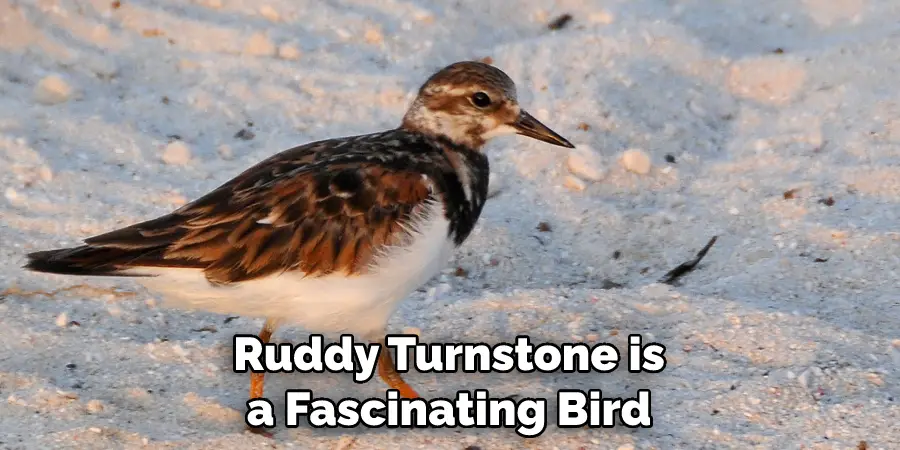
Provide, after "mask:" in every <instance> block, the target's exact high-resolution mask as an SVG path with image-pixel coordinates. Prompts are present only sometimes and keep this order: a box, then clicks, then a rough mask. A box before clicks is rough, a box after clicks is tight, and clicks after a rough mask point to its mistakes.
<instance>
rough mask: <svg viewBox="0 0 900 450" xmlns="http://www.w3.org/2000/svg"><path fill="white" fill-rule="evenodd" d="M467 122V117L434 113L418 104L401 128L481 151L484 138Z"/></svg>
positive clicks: (407, 115)
mask: <svg viewBox="0 0 900 450" xmlns="http://www.w3.org/2000/svg"><path fill="white" fill-rule="evenodd" d="M474 125H475V124H471V123H468V122H467V118H466V117H461V116H459V115H453V114H449V113H446V112H443V111H432V110H430V109H428V108H426V107H425V106H424V105H422V104H420V103H419V102H416V103H415V104H413V106H412V107H411V108H410V109H409V111H407V113H406V115H405V116H403V122H402V123H401V125H400V128H401V129H403V130H406V131H411V132H414V133H419V134H423V135H425V136H429V137H434V138H443V139H447V140H449V141H450V142H452V143H454V144H456V145H460V146H464V147H466V148H469V149H471V150H475V151H480V150H481V147H482V146H484V143H485V141H484V138H482V137H481V133H479V132H477V128H478V127H477V126H474Z"/></svg>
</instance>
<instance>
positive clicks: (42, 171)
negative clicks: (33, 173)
mask: <svg viewBox="0 0 900 450" xmlns="http://www.w3.org/2000/svg"><path fill="white" fill-rule="evenodd" d="M37 172H38V176H39V177H40V178H41V180H43V181H45V182H50V181H53V170H52V169H50V168H49V167H47V166H41V167H38V170H37Z"/></svg>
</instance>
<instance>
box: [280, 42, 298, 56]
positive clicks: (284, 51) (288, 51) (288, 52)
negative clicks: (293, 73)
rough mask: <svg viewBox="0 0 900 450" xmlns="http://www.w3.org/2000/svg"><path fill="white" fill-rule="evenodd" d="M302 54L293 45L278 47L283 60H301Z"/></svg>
mask: <svg viewBox="0 0 900 450" xmlns="http://www.w3.org/2000/svg"><path fill="white" fill-rule="evenodd" d="M301 54H302V53H300V50H298V49H297V47H294V46H293V45H291V44H281V46H280V47H278V57H279V58H281V59H291V60H297V59H300V55H301Z"/></svg>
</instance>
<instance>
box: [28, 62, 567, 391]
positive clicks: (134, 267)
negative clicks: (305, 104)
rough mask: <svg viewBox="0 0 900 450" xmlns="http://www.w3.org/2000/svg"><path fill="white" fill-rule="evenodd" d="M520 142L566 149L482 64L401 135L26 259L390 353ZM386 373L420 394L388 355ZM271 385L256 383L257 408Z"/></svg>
mask: <svg viewBox="0 0 900 450" xmlns="http://www.w3.org/2000/svg"><path fill="white" fill-rule="evenodd" d="M513 134H518V135H522V136H526V137H529V138H533V139H537V140H539V141H543V142H545V143H549V144H553V145H556V146H561V147H566V148H573V145H572V144H571V143H570V142H569V141H568V140H566V139H565V138H563V137H562V136H560V135H559V134H557V133H556V132H555V131H553V130H551V129H550V128H548V127H547V126H546V125H544V124H543V123H541V122H540V121H538V120H537V119H535V118H534V116H532V115H531V114H529V113H528V112H526V111H525V110H524V109H522V107H521V106H520V105H519V103H518V100H517V92H516V86H515V83H514V82H513V81H512V79H511V78H510V77H509V76H508V75H507V74H506V73H505V72H503V71H502V70H501V69H499V68H497V67H495V66H493V65H489V64H486V63H483V62H478V61H460V62H456V63H453V64H450V65H449V66H446V67H444V68H442V69H440V70H438V71H437V72H435V73H434V74H433V75H431V76H430V77H429V78H428V79H427V80H426V81H425V83H424V84H423V85H422V86H421V87H420V88H419V90H418V92H417V95H416V96H415V98H414V100H413V101H412V102H411V104H410V105H409V107H408V109H407V112H406V114H405V115H404V116H403V118H402V121H401V122H400V125H399V126H398V127H396V128H394V129H390V130H387V131H382V132H377V133H372V134H365V135H357V136H349V137H343V138H335V139H326V140H321V141H316V142H311V143H307V144H304V145H299V146H297V147H293V148H290V149H288V150H284V151H282V152H280V153H277V154H274V155H272V156H270V157H268V158H266V159H264V160H262V161H261V162H259V163H257V164H256V165H254V166H252V167H250V168H249V169H247V170H245V171H244V172H242V173H240V174H238V175H237V176H235V177H234V178H232V179H231V180H229V181H227V182H225V183H224V184H222V185H221V186H219V187H217V188H215V189H213V190H212V191H210V192H209V193H207V194H205V195H203V196H200V197H199V198H197V199H196V200H193V201H191V202H188V203H186V204H184V205H183V206H181V207H180V208H178V209H176V210H174V211H172V212H170V213H168V214H165V215H162V216H160V217H157V218H154V219H149V220H146V221H143V222H140V223H136V224H133V225H129V226H126V227H123V228H120V229H116V230H112V231H109V232H106V233H103V234H99V235H96V236H93V237H89V238H86V239H84V240H83V243H82V244H81V245H77V246H75V247H70V248H59V249H52V250H44V251H37V252H33V253H29V254H28V255H27V256H26V257H27V263H26V264H25V266H24V268H25V269H27V270H30V271H34V272H44V273H51V274H62V275H73V276H112V277H133V279H134V280H135V281H137V282H138V283H140V284H142V285H144V286H145V287H146V288H148V289H149V290H151V291H156V292H157V293H159V294H162V296H163V298H164V303H163V306H164V307H169V308H175V309H182V310H201V311H207V312H213V313H222V314H229V315H238V316H246V317H256V318H262V319H264V324H263V328H262V330H261V331H260V332H259V339H260V340H261V341H262V342H263V343H268V342H269V341H270V340H271V338H272V335H273V334H274V333H275V332H276V330H277V329H278V328H279V327H280V326H282V325H285V324H287V325H289V326H299V327H302V328H304V329H306V330H307V331H311V332H322V333H349V334H352V335H355V336H359V337H360V338H361V339H365V340H367V341H369V342H372V343H382V344H383V342H384V336H385V334H386V330H387V324H388V320H389V318H390V317H391V316H392V314H393V313H394V312H395V310H396V309H397V307H398V305H399V303H400V302H401V301H402V300H404V299H405V298H406V297H407V296H409V295H410V294H411V293H412V292H413V291H415V290H416V289H418V288H419V287H421V286H422V285H424V284H425V283H426V282H428V281H429V280H430V279H431V278H432V277H434V276H435V275H436V274H437V273H439V272H440V270H441V269H443V268H444V265H445V264H446V263H448V262H449V259H450V257H451V256H452V253H453V251H454V249H456V248H457V247H459V246H461V245H462V244H463V242H464V241H465V240H466V238H467V237H468V236H469V234H470V233H471V232H472V230H473V228H474V226H475V224H476V222H477V220H478V218H479V216H480V214H481V211H482V208H483V207H484V204H485V201H486V199H487V197H488V178H489V175H490V168H489V164H488V158H487V156H486V154H485V152H484V146H485V144H486V143H487V142H488V141H489V140H490V139H492V138H495V137H498V136H503V135H513ZM377 365H378V373H379V376H380V377H381V379H382V380H383V381H384V382H385V383H386V384H387V385H388V386H389V387H390V388H392V389H396V390H398V391H399V394H400V396H401V397H404V398H418V397H419V395H418V393H417V392H416V391H415V390H414V389H413V388H412V387H411V386H410V385H409V384H407V383H406V381H405V380H403V378H402V377H401V376H400V374H399V373H397V371H396V369H395V366H394V363H393V360H392V358H391V355H390V352H388V351H382V352H380V355H379V358H378V363H377ZM263 385H264V374H263V373H251V374H250V393H249V394H250V399H255V398H262V397H263V394H264V387H263Z"/></svg>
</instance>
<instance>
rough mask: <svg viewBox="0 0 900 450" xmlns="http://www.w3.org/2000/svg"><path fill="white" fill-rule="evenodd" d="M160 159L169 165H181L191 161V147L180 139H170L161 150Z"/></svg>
mask: <svg viewBox="0 0 900 450" xmlns="http://www.w3.org/2000/svg"><path fill="white" fill-rule="evenodd" d="M162 161H163V162H164V163H166V164H168V165H170V166H183V165H185V164H187V163H189V162H190V161H191V148H190V147H188V146H187V144H185V143H184V142H182V141H172V142H169V144H168V145H166V148H165V150H163V154H162Z"/></svg>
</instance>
